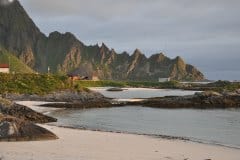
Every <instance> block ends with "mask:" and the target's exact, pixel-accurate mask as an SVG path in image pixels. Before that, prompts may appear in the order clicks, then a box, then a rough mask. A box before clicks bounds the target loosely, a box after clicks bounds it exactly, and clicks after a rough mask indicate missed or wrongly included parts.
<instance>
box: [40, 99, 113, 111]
mask: <svg viewBox="0 0 240 160" xmlns="http://www.w3.org/2000/svg"><path fill="white" fill-rule="evenodd" d="M41 106H42V107H54V108H72V109H73V108H75V109H86V108H108V107H113V105H112V104H111V103H110V102H109V101H107V100H99V101H89V102H84V103H73V102H68V103H49V104H43V105H41Z"/></svg>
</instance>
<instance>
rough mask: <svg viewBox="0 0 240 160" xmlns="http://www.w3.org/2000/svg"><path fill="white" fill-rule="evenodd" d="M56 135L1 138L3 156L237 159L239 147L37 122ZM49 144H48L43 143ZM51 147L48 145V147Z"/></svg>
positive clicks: (6, 159) (10, 159) (9, 159)
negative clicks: (47, 138) (49, 137)
mask: <svg viewBox="0 0 240 160" xmlns="http://www.w3.org/2000/svg"><path fill="white" fill-rule="evenodd" d="M40 126H41V127H44V128H46V129H48V130H50V131H52V132H53V133H55V134H56V135H57V136H59V139H58V140H54V141H35V142H11V143H8V142H3V143H0V144H1V146H4V147H1V148H0V158H2V159H3V160H15V159H16V160H25V159H34V160H42V159H49V160H50V159H51V160H65V159H68V160H76V159H90V160H96V159H98V160H120V159H123V160H128V159H139V160H146V159H153V160H155V159H156V160H159V159H160V160H169V159H172V160H186V159H189V160H190V159H195V160H206V159H211V160H215V159H217V160H226V159H228V160H238V159H239V156H240V150H239V149H233V148H226V147H222V146H212V145H206V144H200V143H195V142H190V141H180V140H169V139H162V138H159V139H158V138H154V137H149V136H144V135H132V134H123V133H110V132H99V131H88V130H79V129H69V128H61V127H56V126H49V125H40ZM46 146H48V147H46ZM49 148H51V149H49Z"/></svg>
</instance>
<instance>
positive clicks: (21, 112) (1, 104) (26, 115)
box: [0, 98, 57, 123]
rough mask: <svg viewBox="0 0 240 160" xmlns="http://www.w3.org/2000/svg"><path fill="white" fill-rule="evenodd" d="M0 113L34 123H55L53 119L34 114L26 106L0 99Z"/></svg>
mask: <svg viewBox="0 0 240 160" xmlns="http://www.w3.org/2000/svg"><path fill="white" fill-rule="evenodd" d="M0 113H2V114H4V115H9V116H13V117H16V118H19V119H21V120H24V121H28V122H34V123H48V122H56V121H57V119H55V118H52V117H49V116H46V115H43V114H41V113H38V112H35V111H33V110H32V109H30V108H28V107H26V106H22V105H19V104H16V103H13V102H11V101H8V100H6V99H2V98H0Z"/></svg>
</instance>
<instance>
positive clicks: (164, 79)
mask: <svg viewBox="0 0 240 160" xmlns="http://www.w3.org/2000/svg"><path fill="white" fill-rule="evenodd" d="M169 81H171V78H170V77H168V78H159V79H158V82H169Z"/></svg>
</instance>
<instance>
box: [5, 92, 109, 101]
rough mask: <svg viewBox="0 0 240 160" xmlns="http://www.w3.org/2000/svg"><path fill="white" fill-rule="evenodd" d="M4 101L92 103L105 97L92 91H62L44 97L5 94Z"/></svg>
mask: <svg viewBox="0 0 240 160" xmlns="http://www.w3.org/2000/svg"><path fill="white" fill-rule="evenodd" d="M4 97H5V98H6V99H10V100H15V101H46V102H78V103H83V102H94V101H99V100H102V99H105V97H104V96H103V95H102V94H100V93H98V92H94V91H88V92H86V91H81V92H78V91H72V90H64V91H58V92H53V93H49V94H45V95H36V94H34V95H31V94H5V95H4Z"/></svg>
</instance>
